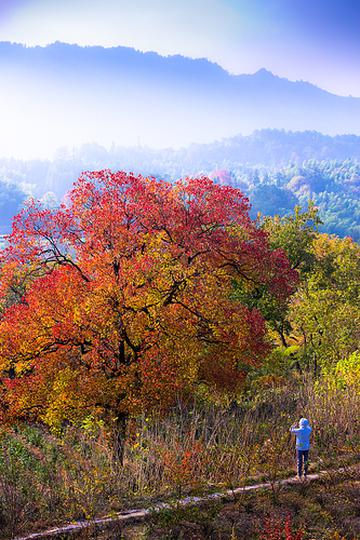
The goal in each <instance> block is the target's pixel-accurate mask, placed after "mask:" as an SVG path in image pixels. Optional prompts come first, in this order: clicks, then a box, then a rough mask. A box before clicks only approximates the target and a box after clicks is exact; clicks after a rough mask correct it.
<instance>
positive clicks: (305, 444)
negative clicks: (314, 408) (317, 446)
mask: <svg viewBox="0 0 360 540" xmlns="http://www.w3.org/2000/svg"><path fill="white" fill-rule="evenodd" d="M290 431H291V433H294V435H296V448H297V450H309V449H310V435H311V431H312V429H311V427H310V425H309V420H307V419H306V418H301V420H300V422H299V427H298V428H294V427H291V428H290Z"/></svg>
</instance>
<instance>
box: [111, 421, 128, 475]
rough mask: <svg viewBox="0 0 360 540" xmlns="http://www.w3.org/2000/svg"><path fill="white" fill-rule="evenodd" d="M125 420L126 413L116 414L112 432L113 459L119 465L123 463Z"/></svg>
mask: <svg viewBox="0 0 360 540" xmlns="http://www.w3.org/2000/svg"><path fill="white" fill-rule="evenodd" d="M127 421H128V415H127V414H125V413H121V414H119V415H118V416H117V419H116V425H115V432H114V459H115V461H116V463H117V464H119V465H123V463H124V453H125V440H126V428H127Z"/></svg>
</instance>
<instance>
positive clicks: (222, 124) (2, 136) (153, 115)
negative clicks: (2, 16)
mask: <svg viewBox="0 0 360 540" xmlns="http://www.w3.org/2000/svg"><path fill="white" fill-rule="evenodd" d="M0 69H1V74H2V81H1V85H0V100H1V109H0V122H1V126H2V129H1V133H0V156H1V155H15V156H16V155H18V156H19V155H24V156H26V157H32V156H46V155H49V154H50V153H51V152H52V151H53V150H54V149H55V148H57V147H59V146H72V145H80V144H83V143H85V142H89V141H90V142H96V143H99V144H101V145H105V146H107V147H109V146H111V144H112V143H115V144H116V145H126V146H128V145H136V144H140V145H147V146H151V147H169V146H182V145H188V144H190V143H191V142H196V143H207V142H210V141H213V140H214V139H221V138H224V137H231V136H234V135H236V134H237V133H242V134H245V135H246V134H249V133H251V132H253V131H254V130H257V129H263V128H278V129H286V130H301V131H303V130H317V131H321V132H323V133H325V134H331V135H335V134H343V133H355V134H359V135H360V98H353V97H340V96H336V95H333V94H330V93H329V92H326V91H324V90H321V89H320V88H317V87H316V86H313V85H311V84H309V83H306V82H290V81H288V80H287V79H283V78H280V77H277V76H275V75H273V74H272V73H270V72H269V71H266V70H265V69H262V70H260V71H258V72H257V73H255V74H253V75H237V76H235V75H231V74H229V73H228V72H226V71H225V70H223V69H222V68H221V67H219V66H218V65H216V64H214V63H211V62H209V61H207V60H204V59H200V60H193V59H189V58H184V57H182V56H169V57H162V56H160V55H158V54H155V53H142V52H139V51H136V50H134V49H130V48H125V47H116V48H102V47H79V46H77V45H68V44H63V43H55V44H53V45H49V46H47V47H24V46H22V45H17V44H10V43H0Z"/></svg>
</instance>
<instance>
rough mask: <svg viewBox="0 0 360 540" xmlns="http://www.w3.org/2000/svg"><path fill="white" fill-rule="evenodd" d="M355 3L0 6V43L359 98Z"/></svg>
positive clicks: (247, 0)
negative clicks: (145, 61) (131, 56)
mask: <svg viewBox="0 0 360 540" xmlns="http://www.w3.org/2000/svg"><path fill="white" fill-rule="evenodd" d="M359 28H360V0H0V40H1V41H14V42H19V43H26V44H28V45H45V44H47V43H51V42H54V41H56V40H58V41H64V42H69V43H78V44H81V45H92V44H96V45H103V46H105V47H110V46H116V45H126V46H130V47H134V48H137V49H140V50H145V51H149V50H153V51H157V52H159V53H160V54H163V55H168V54H177V53H179V54H183V55H186V56H190V57H206V58H209V59H211V60H213V61H215V62H217V63H219V64H220V65H222V66H223V67H224V68H226V69H227V70H228V71H230V72H232V73H253V72H255V71H257V70H258V69H260V68H261V67H265V68H267V69H269V70H271V71H272V72H273V73H275V74H277V75H280V76H284V77H287V78H289V79H291V80H299V79H303V80H307V81H310V82H312V83H314V84H317V85H318V86H320V87H322V88H324V89H327V90H330V91H332V92H334V93H338V94H342V95H349V94H351V95H354V96H360V31H359V30H358V29H359Z"/></svg>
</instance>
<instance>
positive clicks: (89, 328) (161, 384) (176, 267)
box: [0, 170, 296, 417]
mask: <svg viewBox="0 0 360 540" xmlns="http://www.w3.org/2000/svg"><path fill="white" fill-rule="evenodd" d="M248 209H249V203H248V201H247V199H246V198H245V197H244V196H243V195H242V194H241V193H240V191H239V190H237V189H234V188H232V187H228V186H219V185H216V184H214V183H213V182H212V181H211V180H209V179H208V178H205V177H202V178H200V179H192V178H186V179H185V180H181V181H178V182H176V183H175V184H174V185H172V184H169V183H166V182H159V181H156V180H155V179H153V178H150V179H147V178H143V177H141V176H135V175H133V174H131V173H130V174H126V173H124V172H116V173H112V172H111V171H109V170H104V171H97V172H87V173H83V175H81V177H80V179H79V181H78V182H77V183H76V184H75V186H74V188H73V189H72V191H71V192H70V193H69V196H68V202H67V203H66V204H63V205H62V206H61V207H60V208H59V209H57V210H52V211H50V210H43V209H42V208H40V207H39V206H38V204H37V203H32V204H31V205H29V207H28V208H27V209H26V210H24V211H23V212H22V213H21V214H20V215H19V216H18V217H17V218H16V220H15V224H14V229H13V233H12V234H11V235H10V238H9V247H8V249H7V250H6V252H5V253H4V255H3V261H2V284H3V287H2V292H1V294H2V302H3V305H4V306H6V305H10V304H14V305H13V306H12V307H11V308H8V309H6V310H5V311H4V313H3V317H2V320H1V321H0V331H1V332H2V335H3V339H2V341H1V342H0V356H1V358H2V360H1V362H2V366H1V365H0V369H2V371H3V373H4V376H6V375H7V371H8V370H9V369H10V368H15V372H16V373H17V376H18V377H23V378H24V383H25V384H23V385H21V388H22V392H25V393H26V378H28V380H29V381H30V379H31V377H33V376H34V374H36V373H37V372H41V373H42V381H43V382H42V383H41V382H38V384H39V385H41V384H43V385H44V388H45V387H46V388H49V389H50V390H49V391H50V392H52V391H53V390H51V388H53V387H52V386H51V384H50V383H49V381H50V379H51V377H52V374H53V373H54V370H56V365H59V367H60V366H61V370H64V380H66V381H68V382H67V383H66V384H70V382H69V381H73V377H74V373H76V374H77V375H76V376H77V377H81V378H82V379H83V380H84V381H86V384H85V385H84V386H82V385H81V384H79V385H78V386H76V385H74V383H73V382H71V389H72V390H71V392H76V391H77V390H76V388H78V391H79V392H80V389H81V388H82V390H81V392H83V394H82V395H81V398H82V399H84V395H85V397H87V400H88V406H89V407H90V408H91V407H93V408H95V409H96V411H98V410H99V408H100V409H101V410H103V411H105V410H113V411H114V414H117V412H118V411H122V412H126V413H127V414H129V413H131V412H135V411H138V410H139V408H141V407H142V406H143V407H144V406H145V407H156V408H159V407H160V408H164V407H166V406H168V405H169V404H171V401H172V400H173V399H174V397H175V395H176V394H177V393H178V392H181V391H183V390H186V391H191V388H192V387H193V386H194V383H196V381H197V380H198V379H199V377H200V378H201V380H203V381H205V382H207V383H208V384H211V385H215V386H216V387H217V388H218V389H224V388H225V389H231V390H232V391H233V390H234V389H235V387H236V386H237V385H238V384H241V382H242V380H243V378H244V366H246V365H247V364H256V363H257V362H259V361H260V360H261V358H262V357H263V356H264V354H265V353H266V351H267V348H268V345H267V342H266V335H265V325H264V320H263V318H262V316H261V313H260V312H259V311H257V310H255V309H253V310H250V309H249V308H247V307H245V306H244V305H242V304H241V303H240V302H239V301H235V300H231V299H230V296H231V292H232V281H233V279H234V278H236V280H237V281H240V282H242V283H243V286H244V288H245V290H246V291H247V292H248V293H250V294H251V292H252V291H255V290H256V287H258V286H267V287H268V288H269V289H270V291H271V292H272V294H274V295H275V296H277V297H278V298H279V299H286V297H287V296H288V294H289V293H290V292H291V290H292V287H293V285H294V283H295V281H296V273H295V272H293V271H292V270H291V269H290V267H289V264H288V262H287V259H286V257H285V255H284V253H283V252H281V251H280V250H276V251H271V249H270V248H269V245H268V243H267V237H266V235H265V233H264V232H263V231H261V230H259V229H258V228H257V226H256V224H255V223H253V222H252V221H251V220H250V218H249V215H248ZM19 365H21V369H20V368H19ZM46 366H48V369H47V368H46ZM69 370H70V371H69ZM217 374H218V376H217ZM65 375H66V376H65ZM91 381H92V382H91ZM50 382H51V381H50ZM230 383H231V384H230ZM64 384H65V383H64ZM46 385H47V386H46ZM230 387H231V388H230ZM16 391H18V390H16ZM56 399H58V398H56ZM19 400H20V401H21V403H25V402H26V396H23V397H22V398H21V399H20V396H19ZM70 401H71V404H72V405H71V406H73V403H74V401H73V400H70ZM47 403H48V404H47V405H46V406H50V405H49V402H47ZM50 403H51V396H50ZM57 407H58V406H57ZM86 413H87V414H88V413H89V410H87V411H86ZM62 414H63V415H64V414H66V411H64V410H63V411H62ZM69 414H70V412H69ZM71 415H72V417H73V411H72V412H71ZM45 416H46V415H45ZM46 417H47V416H46Z"/></svg>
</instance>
